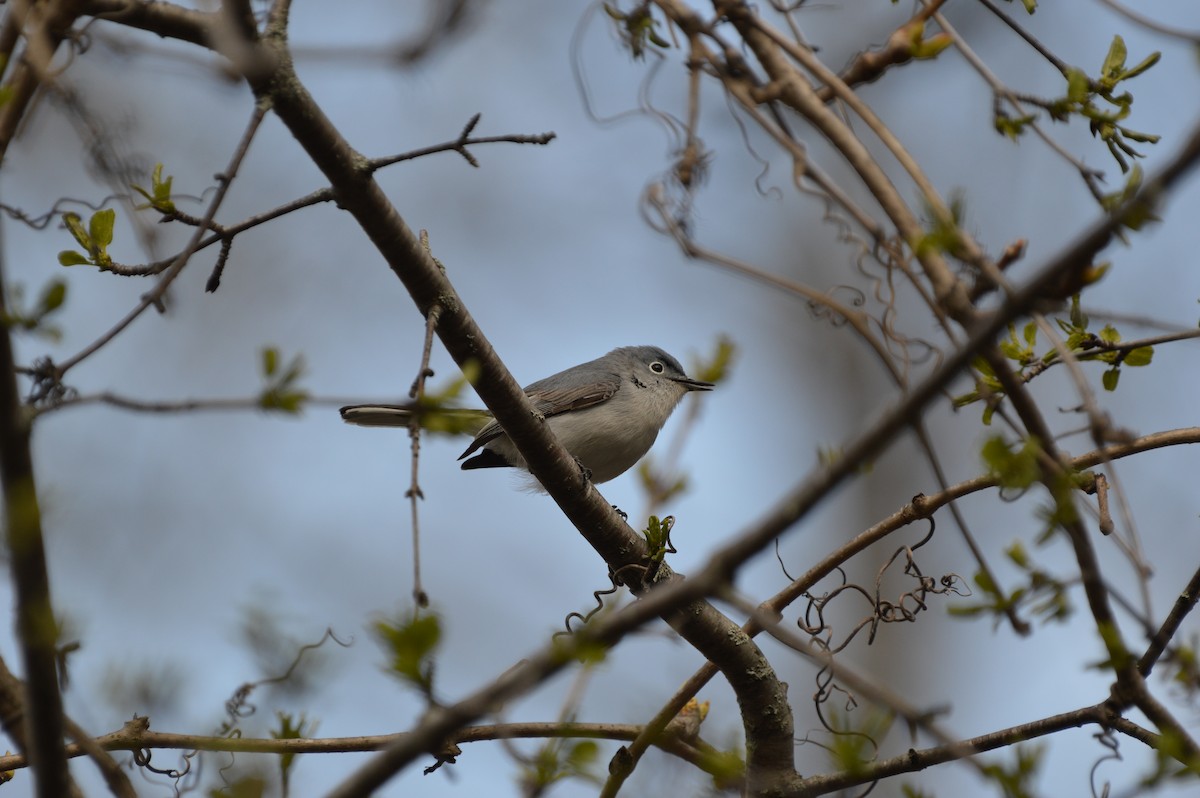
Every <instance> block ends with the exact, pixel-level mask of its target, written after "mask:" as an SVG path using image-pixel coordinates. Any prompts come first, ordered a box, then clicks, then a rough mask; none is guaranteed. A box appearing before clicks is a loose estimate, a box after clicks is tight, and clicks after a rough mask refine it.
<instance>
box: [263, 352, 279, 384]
mask: <svg viewBox="0 0 1200 798" xmlns="http://www.w3.org/2000/svg"><path fill="white" fill-rule="evenodd" d="M262 367H263V376H265V377H273V376H274V375H275V370H276V369H278V368H279V350H278V349H276V348H275V347H273V346H268V347H265V348H264V349H263V351H262Z"/></svg>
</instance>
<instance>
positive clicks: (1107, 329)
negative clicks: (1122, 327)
mask: <svg viewBox="0 0 1200 798" xmlns="http://www.w3.org/2000/svg"><path fill="white" fill-rule="evenodd" d="M1096 337H1097V338H1099V339H1100V340H1101V341H1104V342H1105V343H1108V344H1119V343H1121V333H1119V332H1117V328H1116V327H1114V326H1112V325H1111V324H1105V325H1104V327H1102V328H1101V329H1100V332H1099V333H1097V334H1096Z"/></svg>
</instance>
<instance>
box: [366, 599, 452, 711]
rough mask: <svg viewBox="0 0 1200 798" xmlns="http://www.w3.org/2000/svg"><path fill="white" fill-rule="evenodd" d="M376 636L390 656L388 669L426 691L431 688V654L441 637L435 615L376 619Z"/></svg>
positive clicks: (439, 621) (437, 619)
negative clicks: (393, 619) (385, 619)
mask: <svg viewBox="0 0 1200 798" xmlns="http://www.w3.org/2000/svg"><path fill="white" fill-rule="evenodd" d="M373 631H374V632H375V637H376V639H378V641H379V642H380V644H381V645H382V646H384V648H385V649H386V650H387V652H388V654H389V655H390V657H391V661H390V663H389V666H388V667H389V669H390V670H391V671H392V672H393V673H395V674H396V675H397V676H399V677H400V678H401V679H402V680H403V681H405V682H408V683H409V684H412V685H413V686H415V687H418V688H420V689H421V691H422V692H425V693H428V692H429V691H430V689H431V688H432V687H433V653H434V651H435V650H436V649H437V647H438V644H439V643H440V642H441V639H442V623H441V620H440V619H439V618H438V616H437V615H434V614H427V615H418V616H416V617H413V618H409V619H399V620H396V621H377V622H376V623H375V625H374V627H373Z"/></svg>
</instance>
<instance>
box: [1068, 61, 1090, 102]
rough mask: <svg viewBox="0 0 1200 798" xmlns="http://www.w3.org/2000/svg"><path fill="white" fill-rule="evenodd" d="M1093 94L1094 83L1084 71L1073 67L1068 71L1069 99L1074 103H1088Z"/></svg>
mask: <svg viewBox="0 0 1200 798" xmlns="http://www.w3.org/2000/svg"><path fill="white" fill-rule="evenodd" d="M1091 93H1092V82H1091V80H1089V79H1088V76H1087V73H1086V72H1084V71H1083V70H1082V69H1077V68H1075V67H1071V68H1069V69H1068V70H1067V99H1068V100H1069V101H1071V102H1073V103H1084V102H1087V98H1088V96H1089V95H1090V94H1091Z"/></svg>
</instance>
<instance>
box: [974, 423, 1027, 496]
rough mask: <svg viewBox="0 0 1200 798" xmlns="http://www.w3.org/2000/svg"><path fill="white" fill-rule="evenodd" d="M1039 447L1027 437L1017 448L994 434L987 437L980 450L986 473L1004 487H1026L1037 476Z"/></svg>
mask: <svg viewBox="0 0 1200 798" xmlns="http://www.w3.org/2000/svg"><path fill="white" fill-rule="evenodd" d="M1040 453H1041V447H1040V446H1039V445H1038V444H1037V442H1036V441H1034V440H1033V439H1032V438H1027V439H1026V440H1025V442H1024V443H1023V444H1022V445H1021V448H1019V449H1013V448H1012V446H1011V445H1010V444H1009V443H1008V442H1007V441H1006V440H1004V438H1003V436H1000V435H995V436H993V437H991V438H988V439H987V440H986V441H985V442H984V444H983V447H982V448H981V450H980V455H981V456H982V457H983V462H984V465H986V466H987V469H988V473H989V474H991V475H992V476H993V477H995V478H996V481H997V482H999V483H1000V486H1001V487H1004V488H1027V487H1029V486H1030V485H1032V484H1033V483H1034V481H1035V480H1037V478H1038V474H1039V468H1038V464H1037V458H1038V455H1039V454H1040Z"/></svg>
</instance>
